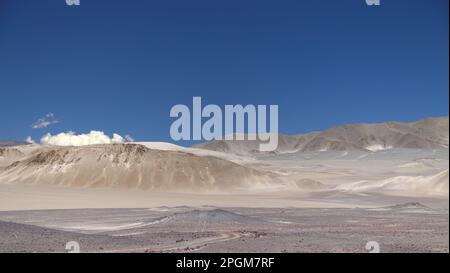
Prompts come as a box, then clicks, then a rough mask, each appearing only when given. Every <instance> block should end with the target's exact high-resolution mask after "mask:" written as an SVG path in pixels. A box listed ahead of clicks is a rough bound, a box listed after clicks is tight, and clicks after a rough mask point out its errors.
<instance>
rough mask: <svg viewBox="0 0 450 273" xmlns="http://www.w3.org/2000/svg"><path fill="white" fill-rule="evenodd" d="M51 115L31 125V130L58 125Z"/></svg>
mask: <svg viewBox="0 0 450 273" xmlns="http://www.w3.org/2000/svg"><path fill="white" fill-rule="evenodd" d="M58 122H59V121H58V120H57V119H56V118H55V115H54V114H53V113H48V114H47V115H45V117H43V118H40V119H38V120H37V121H36V122H35V123H33V124H31V128H33V129H41V128H47V127H48V126H49V125H52V124H55V123H58Z"/></svg>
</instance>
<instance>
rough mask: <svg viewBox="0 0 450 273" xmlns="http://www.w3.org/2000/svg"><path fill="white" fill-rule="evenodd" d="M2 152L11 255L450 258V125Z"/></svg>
mask: <svg viewBox="0 0 450 273" xmlns="http://www.w3.org/2000/svg"><path fill="white" fill-rule="evenodd" d="M256 144H257V143H255V142H252V141H244V142H236V143H235V142H224V141H215V142H210V143H207V144H202V145H197V146H195V147H191V148H185V147H180V146H177V145H173V144H169V143H158V142H135V143H127V144H105V145H87V146H76V147H74V146H64V147H61V146H50V145H39V144H32V145H22V144H18V143H10V144H9V145H4V146H5V147H0V252H66V251H67V250H66V248H65V247H66V243H67V242H69V241H76V242H78V243H79V245H80V251H81V252H192V251H196V252H367V251H368V250H367V249H366V248H365V246H366V243H367V242H369V241H376V242H377V243H378V244H379V246H380V251H381V252H448V251H449V247H448V241H449V235H448V230H449V199H448V191H449V173H448V172H449V150H448V118H436V119H427V120H422V121H418V122H413V123H394V122H390V123H383V124H376V125H369V124H363V125H361V124H359V125H358V124H356V125H348V126H342V127H336V128H332V129H330V130H327V131H325V132H316V133H311V134H306V135H296V136H283V137H280V145H279V149H278V150H277V151H275V152H271V153H258V152H257V151H255V150H254V149H253V148H252V147H256Z"/></svg>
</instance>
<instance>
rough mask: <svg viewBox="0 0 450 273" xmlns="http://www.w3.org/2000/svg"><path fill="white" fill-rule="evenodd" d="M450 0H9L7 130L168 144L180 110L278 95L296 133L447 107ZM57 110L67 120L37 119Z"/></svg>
mask: <svg viewBox="0 0 450 273" xmlns="http://www.w3.org/2000/svg"><path fill="white" fill-rule="evenodd" d="M448 8H449V7H448V0H384V1H383V0H381V6H378V7H369V6H367V5H366V4H365V1H364V0H340V1H332V0H320V1H318V0H307V1H306V0H305V1H299V0H292V1H287V0H283V1H278V0H277V1H275V0H270V1H264V0H214V1H211V0H205V1H200V0H180V1H173V0H155V1H145V0H134V1H125V0H81V5H80V6H78V7H74V6H66V4H65V1H64V0H39V1H35V0H1V1H0V99H1V106H0V124H1V127H0V139H18V140H23V139H25V137H27V136H32V137H33V138H34V139H37V140H38V139H39V138H40V137H41V136H42V135H44V134H45V133H48V132H49V133H52V134H55V133H59V132H65V131H75V132H77V133H87V132H89V131H90V130H100V131H104V132H105V133H107V134H109V135H111V134H112V133H114V132H116V133H119V134H121V135H125V134H130V135H131V136H133V137H134V138H135V139H137V140H154V141H170V135H169V129H170V124H171V122H172V121H173V119H171V118H170V117H169V111H170V108H171V107H172V106H173V105H175V104H179V103H182V104H187V105H190V104H191V103H192V97H193V96H202V98H203V102H204V103H205V104H209V103H213V104H218V105H224V104H244V105H245V104H278V105H279V126H280V131H281V132H283V133H288V134H294V133H303V132H308V131H314V130H323V129H326V128H328V127H331V126H336V125H341V124H346V123H355V122H383V121H390V120H397V121H413V120H416V119H421V118H425V117H429V116H447V115H448V99H449V98H448V94H449V85H448V73H449V71H448V70H449V69H448V67H449V63H448V60H449V56H448V49H449V45H448V40H449V37H448V34H449V29H448V23H449V22H448ZM48 113H53V114H54V117H55V118H56V119H57V120H58V121H59V122H58V123H55V124H51V125H49V126H48V127H46V128H36V129H33V128H32V126H31V125H32V124H33V123H34V122H36V120H38V119H39V118H42V117H44V116H45V115H46V114H48Z"/></svg>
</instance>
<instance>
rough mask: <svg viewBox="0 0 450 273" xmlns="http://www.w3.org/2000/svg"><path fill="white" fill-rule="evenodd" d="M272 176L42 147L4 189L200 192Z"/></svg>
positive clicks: (163, 156)
mask: <svg viewBox="0 0 450 273" xmlns="http://www.w3.org/2000/svg"><path fill="white" fill-rule="evenodd" d="M271 181H272V178H271V175H270V174H269V173H265V172H261V171H257V170H254V169H252V168H248V167H244V166H241V165H239V164H236V163H233V162H230V161H226V160H223V159H220V158H217V157H212V156H196V155H193V154H189V153H182V152H177V151H167V150H166V151H163V150H152V149H149V148H147V147H145V146H143V145H136V144H112V145H92V146H80V147H54V146H48V147H42V148H40V149H37V150H35V151H33V152H32V153H31V154H30V155H28V156H26V157H25V158H22V159H21V160H19V161H16V162H14V163H12V164H11V165H9V166H7V167H6V168H5V169H4V170H3V171H2V172H1V173H0V183H9V184H11V183H25V184H50V185H63V186H78V187H112V188H126V189H142V190H156V191H160V190H161V191H165V190H169V191H197V190H214V189H236V188H245V187H257V186H258V185H264V184H266V183H270V182H271Z"/></svg>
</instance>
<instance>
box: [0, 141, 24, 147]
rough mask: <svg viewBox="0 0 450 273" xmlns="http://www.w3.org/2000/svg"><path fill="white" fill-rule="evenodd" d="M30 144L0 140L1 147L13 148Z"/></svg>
mask: <svg viewBox="0 0 450 273" xmlns="http://www.w3.org/2000/svg"><path fill="white" fill-rule="evenodd" d="M27 144H28V143H27V142H25V141H17V140H0V147H11V146H18V145H27Z"/></svg>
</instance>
